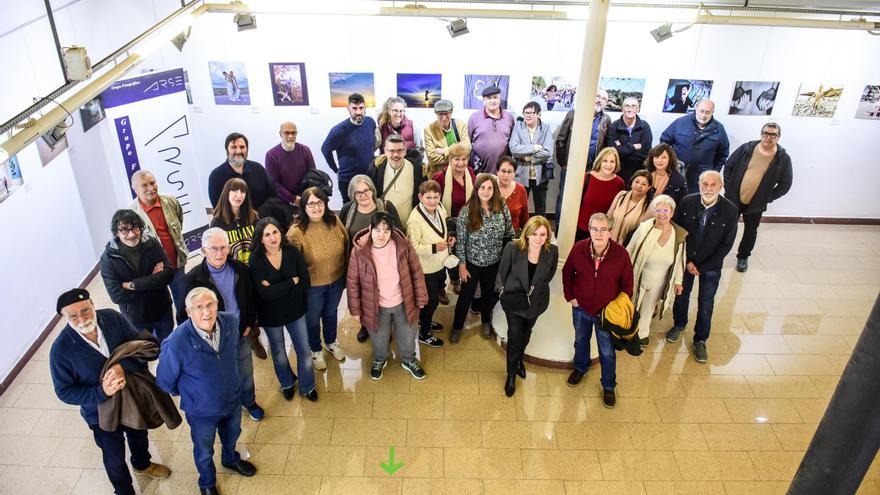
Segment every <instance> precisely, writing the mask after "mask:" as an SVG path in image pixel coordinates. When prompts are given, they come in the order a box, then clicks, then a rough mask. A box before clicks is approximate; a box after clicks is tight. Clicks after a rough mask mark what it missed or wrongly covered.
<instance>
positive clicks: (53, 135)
mask: <svg viewBox="0 0 880 495" xmlns="http://www.w3.org/2000/svg"><path fill="white" fill-rule="evenodd" d="M69 127H70V126H69V125H65V123H64V122H62V123H60V124H58V125H56V126H55V128H54V129H52V130H51V131H49V132H47V133H45V134H43V141H45V142H46V144H47V145H49V147H50V148H52V149H53V150H54V149H55V145H56V144H57V143H58V141H61V140H62V139H64V136H65V135H66V134H67V129H68V128H69Z"/></svg>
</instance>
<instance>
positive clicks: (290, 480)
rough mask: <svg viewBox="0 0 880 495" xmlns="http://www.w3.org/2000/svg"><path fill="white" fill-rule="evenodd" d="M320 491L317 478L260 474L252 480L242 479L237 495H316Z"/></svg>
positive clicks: (319, 482) (319, 483) (319, 480)
mask: <svg viewBox="0 0 880 495" xmlns="http://www.w3.org/2000/svg"><path fill="white" fill-rule="evenodd" d="M320 490H321V478H320V477H319V476H289V475H276V474H262V469H260V473H259V474H257V475H256V476H254V477H252V478H242V479H241V482H240V483H239V484H238V491H237V492H236V493H237V494H238V495H268V494H271V493H296V494H303V495H317V494H318V492H319V491H320Z"/></svg>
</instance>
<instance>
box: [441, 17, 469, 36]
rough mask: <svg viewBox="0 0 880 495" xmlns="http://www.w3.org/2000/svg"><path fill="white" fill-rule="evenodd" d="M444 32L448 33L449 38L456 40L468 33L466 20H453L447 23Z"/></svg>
mask: <svg viewBox="0 0 880 495" xmlns="http://www.w3.org/2000/svg"><path fill="white" fill-rule="evenodd" d="M446 30H447V31H449V36H452V37H453V38H457V37H459V36H461V35H463V34H468V33H469V32H470V31H469V30H468V27H467V19H455V20H452V21H449V24H448V25H447V26H446Z"/></svg>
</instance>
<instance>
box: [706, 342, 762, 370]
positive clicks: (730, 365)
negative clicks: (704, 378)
mask: <svg viewBox="0 0 880 495" xmlns="http://www.w3.org/2000/svg"><path fill="white" fill-rule="evenodd" d="M710 346H711V344H710ZM693 363H694V365H695V366H700V367H706V366H708V367H709V373H710V374H712V375H772V374H773V369H772V368H770V364H768V363H767V360H766V359H764V356H762V355H759V354H718V353H713V352H711V351H710V354H709V362H708V364H699V363H697V362H696V361H693ZM693 374H698V373H693Z"/></svg>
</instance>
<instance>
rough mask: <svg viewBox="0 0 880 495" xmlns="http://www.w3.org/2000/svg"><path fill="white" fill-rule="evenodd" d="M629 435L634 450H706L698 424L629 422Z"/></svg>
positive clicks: (707, 447) (706, 446)
mask: <svg viewBox="0 0 880 495" xmlns="http://www.w3.org/2000/svg"><path fill="white" fill-rule="evenodd" d="M626 426H627V430H628V431H629V437H630V439H631V440H632V443H633V446H634V448H635V450H639V451H646V450H708V449H709V446H708V445H707V444H706V440H705V439H704V438H703V433H702V431H701V430H700V425H698V424H686V423H685V424H676V423H673V424H645V423H630V424H628V425H626Z"/></svg>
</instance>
